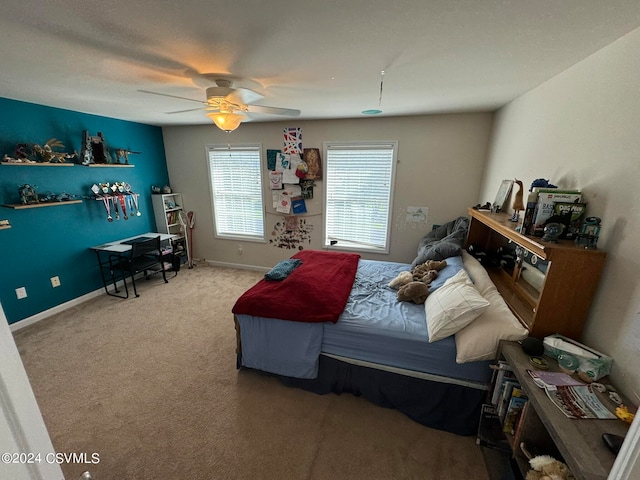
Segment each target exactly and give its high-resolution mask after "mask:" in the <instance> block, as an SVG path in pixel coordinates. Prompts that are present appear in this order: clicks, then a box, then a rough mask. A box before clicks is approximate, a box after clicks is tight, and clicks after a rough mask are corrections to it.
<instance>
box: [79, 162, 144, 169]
mask: <svg viewBox="0 0 640 480" xmlns="http://www.w3.org/2000/svg"><path fill="white" fill-rule="evenodd" d="M83 167H91V168H133V167H135V165H132V164H130V163H90V164H88V165H83Z"/></svg>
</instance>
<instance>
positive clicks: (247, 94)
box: [225, 88, 264, 104]
mask: <svg viewBox="0 0 640 480" xmlns="http://www.w3.org/2000/svg"><path fill="white" fill-rule="evenodd" d="M263 98H264V95H261V94H259V93H258V92H254V91H253V90H249V89H247V88H236V89H234V90H233V92H231V93H230V94H229V95H227V96H226V97H225V100H226V101H228V102H230V103H236V104H242V103H244V104H247V103H253V102H257V101H258V100H262V99H263Z"/></svg>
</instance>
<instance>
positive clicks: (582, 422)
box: [499, 341, 628, 480]
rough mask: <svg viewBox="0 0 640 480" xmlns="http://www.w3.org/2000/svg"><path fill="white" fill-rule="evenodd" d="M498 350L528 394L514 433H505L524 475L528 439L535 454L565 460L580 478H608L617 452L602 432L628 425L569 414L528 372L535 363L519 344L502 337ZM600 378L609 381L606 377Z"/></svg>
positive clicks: (618, 430)
mask: <svg viewBox="0 0 640 480" xmlns="http://www.w3.org/2000/svg"><path fill="white" fill-rule="evenodd" d="M499 350H500V355H499V358H502V359H504V360H505V361H506V362H507V364H508V365H509V367H510V369H511V371H512V373H513V377H514V378H515V379H516V380H517V381H518V383H519V384H520V385H521V387H522V389H523V390H524V391H525V392H526V394H527V397H528V402H527V403H526V404H525V406H524V408H523V410H522V413H521V415H520V418H519V421H518V423H517V425H516V428H515V430H514V433H513V434H510V433H509V434H505V436H506V439H507V442H508V444H509V446H510V447H511V451H512V454H511V456H512V458H513V460H514V462H513V463H515V464H516V465H517V467H518V468H519V469H520V472H521V473H522V475H523V476H524V475H526V472H527V471H528V470H529V463H528V460H527V458H526V457H525V456H524V454H523V453H522V452H521V450H520V447H519V445H520V442H525V443H526V444H527V446H528V447H529V450H530V451H531V453H532V454H534V455H542V454H547V455H551V456H553V457H554V458H557V459H558V460H562V461H564V462H565V463H566V464H567V465H568V466H569V468H570V469H571V471H572V473H573V475H574V476H575V477H576V479H577V480H605V479H606V478H607V477H608V475H609V472H610V470H611V468H612V466H613V462H614V461H615V455H614V454H613V453H612V452H610V451H609V450H608V449H607V448H606V446H605V444H604V442H603V441H602V434H603V433H613V434H616V435H621V436H625V435H626V433H627V431H628V425H627V424H625V423H624V422H622V421H621V420H618V419H615V420H598V419H572V418H568V417H566V416H565V415H564V414H563V413H562V412H561V411H560V410H559V409H558V408H557V407H556V406H555V405H554V404H553V403H552V402H551V400H549V398H548V397H547V395H546V393H545V391H544V389H541V388H539V387H538V386H536V384H535V383H534V382H533V379H532V378H531V377H530V375H529V374H528V373H527V370H530V369H532V366H531V364H530V363H529V356H528V355H527V354H525V353H524V352H523V351H522V347H521V346H520V344H519V343H517V342H505V341H503V342H501V344H500V349H499ZM545 359H546V360H547V362H548V363H549V370H550V371H558V370H559V368H558V366H557V363H556V362H555V361H554V360H553V359H551V358H548V357H545ZM599 381H601V382H604V383H607V382H608V380H607V379H606V378H605V379H601V380H599ZM611 407H612V408H613V405H611Z"/></svg>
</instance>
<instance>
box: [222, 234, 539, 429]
mask: <svg viewBox="0 0 640 480" xmlns="http://www.w3.org/2000/svg"><path fill="white" fill-rule="evenodd" d="M444 233H446V231H445V232H444ZM446 237H447V236H446V235H445V236H444V237H442V238H446ZM423 240H424V239H423ZM460 243H461V242H460ZM424 245H425V242H424V241H421V244H420V245H419V247H418V256H417V257H416V261H417V263H416V264H419V263H422V261H423V259H424V253H425V252H424V248H423V247H424ZM432 246H433V245H432ZM441 247H442V245H440V247H439V252H440V253H437V254H436V253H433V252H432V253H430V254H427V256H431V257H433V256H436V257H442V256H443V255H449V254H450V253H453V254H452V255H451V256H446V258H445V260H446V263H447V265H446V267H445V268H444V269H442V270H440V271H439V272H438V276H437V277H436V279H435V280H434V281H432V283H431V285H430V288H429V291H430V293H429V296H428V297H427V301H426V302H425V303H424V304H415V303H412V302H399V301H398V300H397V291H396V290H395V289H393V288H391V287H389V283H390V282H391V281H392V280H393V279H395V278H397V277H398V276H399V275H400V273H401V272H407V271H411V269H412V266H415V265H412V264H408V263H407V264H405V263H395V262H383V261H373V260H365V259H361V258H359V256H358V255H355V254H348V253H339V252H328V251H312V250H307V251H301V252H298V253H297V254H295V255H294V256H293V257H292V258H291V259H288V260H289V261H290V262H293V263H289V264H288V268H289V271H288V273H285V275H284V279H280V280H276V281H270V280H267V279H266V278H265V279H264V280H261V281H260V282H258V284H256V285H255V286H254V287H252V288H251V289H249V290H248V291H247V292H245V293H244V294H243V295H242V296H241V297H240V298H239V299H238V301H237V302H236V304H235V305H234V308H233V313H234V320H235V326H236V333H237V358H236V366H237V367H238V368H243V369H253V370H257V371H260V372H266V373H268V374H271V375H275V376H277V377H278V378H279V379H280V380H281V381H282V382H283V383H284V384H285V385H289V386H293V387H298V388H302V389H305V390H308V391H312V392H314V393H317V394H327V393H331V392H333V393H337V394H341V393H352V394H354V395H360V396H363V397H364V398H366V399H368V400H369V401H371V402H373V403H375V404H377V405H380V406H383V407H390V408H396V409H398V410H400V411H402V412H403V413H405V414H406V415H407V416H409V417H410V418H412V419H413V420H415V421H416V422H419V423H421V424H423V425H425V426H428V427H431V428H437V429H440V430H445V431H448V432H452V433H456V434H459V435H475V434H476V432H477V425H478V419H479V416H480V408H481V405H482V403H483V402H484V401H485V400H486V395H487V388H488V384H489V382H490V379H491V374H492V373H491V372H492V371H491V369H490V368H489V364H490V362H491V360H493V358H494V357H495V353H496V348H497V345H498V342H499V340H500V339H503V338H505V339H510V340H516V339H521V338H524V337H525V336H526V334H527V332H526V330H525V329H524V328H523V327H521V326H520V324H519V322H518V321H517V320H516V319H515V317H514V316H513V315H512V314H511V312H510V311H509V309H508V308H507V307H506V304H505V303H504V300H502V298H501V297H500V295H499V294H498V292H497V290H496V289H495V286H494V285H493V283H492V282H491V280H490V279H489V277H488V275H487V273H486V271H485V270H484V268H483V267H482V266H481V265H480V263H479V262H477V260H475V259H474V258H473V257H472V256H470V255H469V254H468V253H467V252H465V251H464V250H463V249H462V248H457V249H456V248H454V249H453V250H449V251H442V248H441ZM421 248H422V250H423V251H422V255H421ZM445 250H446V249H445ZM443 252H444V253H443ZM436 259H438V260H439V259H441V258H436ZM424 261H426V260H424ZM279 265H280V264H279ZM276 267H278V265H277V266H276ZM276 267H274V270H276Z"/></svg>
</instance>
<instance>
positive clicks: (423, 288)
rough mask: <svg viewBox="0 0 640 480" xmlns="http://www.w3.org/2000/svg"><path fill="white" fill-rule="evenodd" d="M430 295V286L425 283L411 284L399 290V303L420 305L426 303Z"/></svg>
mask: <svg viewBox="0 0 640 480" xmlns="http://www.w3.org/2000/svg"><path fill="white" fill-rule="evenodd" d="M428 295H429V285H427V284H426V283H424V282H409V283H407V284H406V285H402V286H401V287H400V288H399V289H398V301H399V302H413V303H416V304H418V305H420V304H422V303H424V302H425V300H426V299H427V296H428Z"/></svg>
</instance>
